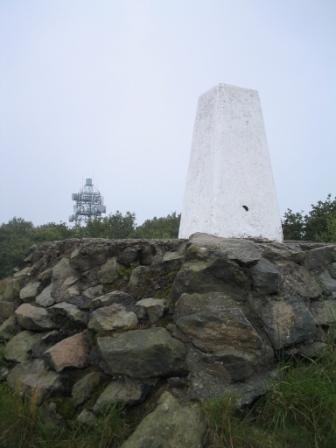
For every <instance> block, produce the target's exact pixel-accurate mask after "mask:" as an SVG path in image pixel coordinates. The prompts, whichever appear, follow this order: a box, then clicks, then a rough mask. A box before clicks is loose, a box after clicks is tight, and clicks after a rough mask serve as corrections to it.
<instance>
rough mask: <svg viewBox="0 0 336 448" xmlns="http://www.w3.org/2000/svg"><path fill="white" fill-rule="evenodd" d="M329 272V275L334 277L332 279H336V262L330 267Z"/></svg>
mask: <svg viewBox="0 0 336 448" xmlns="http://www.w3.org/2000/svg"><path fill="white" fill-rule="evenodd" d="M328 271H329V274H330V275H331V276H332V278H333V279H336V262H334V263H331V264H330V265H329V266H328Z"/></svg>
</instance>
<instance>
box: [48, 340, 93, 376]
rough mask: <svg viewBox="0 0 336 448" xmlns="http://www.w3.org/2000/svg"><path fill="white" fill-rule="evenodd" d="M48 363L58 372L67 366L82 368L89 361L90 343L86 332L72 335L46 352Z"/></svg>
mask: <svg viewBox="0 0 336 448" xmlns="http://www.w3.org/2000/svg"><path fill="white" fill-rule="evenodd" d="M45 358H46V360H47V361H48V363H49V364H50V365H51V366H52V368H53V369H55V370H56V371H57V372H61V371H62V370H64V369H65V368H67V367H72V368H78V369H82V368H83V367H86V366H87V364H88V362H89V344H88V339H87V335H86V333H85V332H82V333H77V334H75V335H74V336H70V337H68V338H66V339H63V340H62V341H60V342H58V343H57V344H55V345H53V346H52V347H51V348H50V349H49V350H47V351H46V352H45Z"/></svg>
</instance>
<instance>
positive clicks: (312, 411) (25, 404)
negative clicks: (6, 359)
mask: <svg viewBox="0 0 336 448" xmlns="http://www.w3.org/2000/svg"><path fill="white" fill-rule="evenodd" d="M56 401H57V400H56ZM59 404H60V406H58V412H61V413H63V414H68V417H69V416H70V417H71V416H72V414H73V413H72V409H71V407H69V406H68V404H67V403H65V402H64V403H62V402H60V403H59ZM203 407H204V412H205V416H206V418H207V421H208V442H207V444H206V447H207V448H335V447H336V350H335V347H334V346H333V345H330V347H329V349H328V350H326V351H325V352H324V353H323V354H322V355H321V356H320V358H319V359H316V360H312V359H305V360H303V359H301V360H295V359H294V360H292V361H291V362H289V363H287V364H283V365H282V366H281V368H280V372H279V376H278V378H277V380H276V381H275V382H274V383H273V385H272V387H271V389H270V391H269V392H268V393H267V394H266V395H265V396H264V397H262V398H261V399H259V400H258V401H257V402H256V403H255V404H254V405H253V406H252V407H251V408H250V409H247V410H244V411H237V410H236V406H235V399H234V397H230V396H226V397H222V398H218V399H216V400H210V401H208V402H206V403H204V405H203ZM133 418H134V416H133ZM137 421H138V417H137ZM134 423H135V422H134V421H132V419H131V418H130V417H129V416H125V414H124V413H123V411H122V409H120V408H112V409H111V410H110V412H109V413H108V414H106V415H105V416H102V417H101V418H99V419H97V423H96V425H95V426H94V427H88V426H86V425H79V424H78V423H74V422H73V421H71V420H67V423H64V421H63V422H62V423H61V424H57V422H55V421H53V420H52V419H45V418H43V416H42V415H41V411H40V410H39V408H38V406H37V403H36V400H34V397H33V398H32V399H31V400H30V401H22V400H21V399H20V398H19V397H18V396H16V395H15V394H14V393H13V392H12V391H11V390H10V389H9V388H8V387H7V386H6V385H4V384H3V385H0V448H50V447H52V448H118V447H120V446H121V444H122V442H123V440H125V438H126V437H127V435H128V434H129V433H130V431H131V429H132V428H133V427H134ZM187 424H188V422H186V425H187ZM176 448H183V447H176Z"/></svg>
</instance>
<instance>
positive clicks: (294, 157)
mask: <svg viewBox="0 0 336 448" xmlns="http://www.w3.org/2000/svg"><path fill="white" fill-rule="evenodd" d="M219 82H224V83H228V84H234V85H237V86H241V87H248V88H253V89H256V90H258V91H259V95H260V98H261V103H262V109H263V115H264V120H265V126H266V133H267V139H268V144H269V151H270V155H271V160H272V166H273V174H274V178H275V183H276V188H277V194H278V200H279V206H280V211H281V213H283V212H284V211H285V210H286V209H287V208H291V209H293V210H295V211H300V210H308V209H309V207H310V204H312V203H314V202H316V201H318V200H320V199H324V198H325V197H326V196H327V194H328V193H331V194H333V195H335V194H336V182H335V178H336V176H335V166H336V1H335V0H281V1H280V0H95V1H92V0H29V1H27V0H0V167H1V171H0V172H1V183H0V222H6V221H8V220H10V219H11V218H12V217H14V216H16V217H22V218H24V219H27V220H30V221H33V222H34V223H35V224H42V223H47V222H51V221H53V222H66V221H67V220H68V217H69V215H70V214H71V213H72V201H71V193H73V192H77V191H78V190H79V189H80V187H81V185H82V183H83V181H84V180H85V178H86V177H92V178H93V182H94V184H95V186H96V187H97V188H98V189H99V190H100V191H101V193H102V194H103V196H104V199H105V205H106V207H107V211H108V213H114V212H115V211H116V210H120V211H121V212H123V213H124V212H126V211H128V210H129V211H131V212H135V214H136V217H137V221H138V223H139V224H140V223H141V222H143V221H144V220H145V219H147V218H151V217H153V216H164V215H167V214H168V213H170V212H172V211H177V212H179V211H180V210H181V208H182V201H183V194H184V187H185V181H186V173H187V168H188V162H189V155H190V148H191V138H192V129H193V122H194V118H195V113H196V105H197V100H198V97H199V96H200V95H201V94H202V93H203V92H205V91H207V90H208V89H210V88H211V87H213V86H214V85H216V84H218V83H219Z"/></svg>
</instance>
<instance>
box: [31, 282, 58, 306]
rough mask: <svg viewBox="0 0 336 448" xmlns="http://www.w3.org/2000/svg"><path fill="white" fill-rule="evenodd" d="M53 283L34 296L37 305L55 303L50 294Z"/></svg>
mask: <svg viewBox="0 0 336 448" xmlns="http://www.w3.org/2000/svg"><path fill="white" fill-rule="evenodd" d="M52 287H53V285H52V284H50V285H49V286H47V287H46V288H44V289H43V291H42V292H41V293H40V294H39V295H38V296H37V297H36V300H35V302H36V303H37V305H40V306H44V307H48V306H51V305H53V304H54V303H55V301H56V300H55V299H54V297H53V296H52V295H51V292H52Z"/></svg>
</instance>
